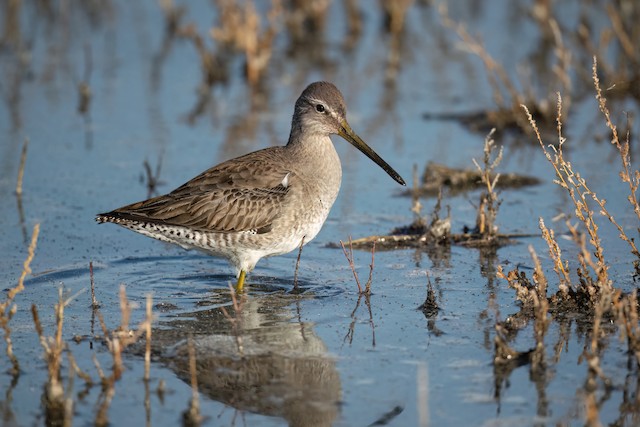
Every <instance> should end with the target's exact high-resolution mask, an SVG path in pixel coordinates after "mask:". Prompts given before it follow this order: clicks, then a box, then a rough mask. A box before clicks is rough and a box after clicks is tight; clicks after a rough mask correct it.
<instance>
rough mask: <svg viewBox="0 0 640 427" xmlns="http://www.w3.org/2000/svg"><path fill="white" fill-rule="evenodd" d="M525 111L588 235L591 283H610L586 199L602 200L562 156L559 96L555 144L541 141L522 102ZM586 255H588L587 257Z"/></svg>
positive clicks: (559, 100) (604, 284)
mask: <svg viewBox="0 0 640 427" xmlns="http://www.w3.org/2000/svg"><path fill="white" fill-rule="evenodd" d="M522 108H523V109H524V110H525V112H526V114H527V118H528V119H529V122H530V124H531V127H532V128H533V130H534V133H535V135H536V137H537V139H538V142H539V144H540V147H541V148H542V150H543V152H544V155H545V157H546V158H547V160H548V161H549V163H551V165H552V166H553V168H554V170H555V173H556V179H555V180H554V182H555V183H556V184H558V185H559V186H560V187H562V188H563V189H565V190H566V191H567V193H568V194H569V197H570V198H571V201H572V202H573V204H574V207H575V215H576V217H577V218H578V220H580V222H581V223H582V224H583V225H584V227H585V229H586V230H587V233H588V235H589V244H590V246H591V251H586V253H583V256H585V262H586V263H588V264H589V265H590V267H591V268H593V269H594V271H595V273H596V279H595V283H594V285H596V286H597V287H598V288H607V289H609V288H610V287H611V283H610V281H609V276H608V269H609V267H608V265H607V263H606V261H605V258H604V248H603V247H602V244H601V241H600V236H599V235H598V224H597V223H596V221H595V217H594V211H593V210H592V209H591V208H590V206H589V200H594V201H596V203H598V205H600V207H601V209H602V210H605V208H604V201H603V200H601V199H600V198H599V197H598V196H597V195H596V194H595V192H593V191H592V190H591V189H590V188H589V186H588V185H587V182H586V180H585V179H584V178H583V177H582V176H581V175H580V173H579V172H575V171H574V170H573V167H572V165H571V163H570V162H569V161H568V160H567V159H566V158H565V157H564V152H563V149H562V147H563V144H564V143H565V141H566V139H565V138H564V136H563V135H562V98H561V96H560V94H559V93H558V109H557V111H558V115H557V124H558V126H557V128H558V146H557V147H556V146H550V148H547V146H546V145H545V144H544V143H543V142H542V137H541V136H540V132H539V130H538V127H537V125H536V122H535V120H534V119H533V117H532V116H531V113H530V112H529V110H528V109H527V107H526V106H524V105H523V106H522ZM612 218H613V217H612ZM591 252H593V255H594V256H595V261H592V260H591V259H590V253H591ZM587 256H588V258H586V257H587Z"/></svg>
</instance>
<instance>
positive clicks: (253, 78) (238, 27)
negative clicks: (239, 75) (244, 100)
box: [210, 0, 282, 86]
mask: <svg viewBox="0 0 640 427" xmlns="http://www.w3.org/2000/svg"><path fill="white" fill-rule="evenodd" d="M216 3H217V5H218V10H219V11H220V27H215V28H212V29H211V30H210V35H211V37H212V38H213V39H214V40H216V41H217V42H218V43H219V44H220V45H222V46H223V47H226V48H230V49H232V50H236V51H240V52H242V53H243V54H244V56H245V66H246V69H245V71H246V78H247V81H248V82H249V84H250V85H251V86H255V85H256V84H257V83H258V82H259V80H260V78H261V76H262V75H263V74H264V71H265V70H266V68H267V66H268V64H269V60H270V59H271V55H272V51H273V40H274V38H275V36H276V34H277V32H278V27H279V18H280V16H281V15H282V6H281V5H280V0H272V2H271V10H270V11H269V13H268V21H269V26H268V27H267V29H266V30H265V31H263V32H261V28H260V27H261V17H260V15H259V14H258V12H257V11H256V7H255V5H254V3H253V1H251V0H247V1H245V2H244V5H239V4H237V3H236V2H235V1H233V0H218V1H217V2H216Z"/></svg>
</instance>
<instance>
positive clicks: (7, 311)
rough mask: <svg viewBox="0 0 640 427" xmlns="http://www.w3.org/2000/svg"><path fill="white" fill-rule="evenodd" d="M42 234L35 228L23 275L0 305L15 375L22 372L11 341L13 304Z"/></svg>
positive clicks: (8, 353)
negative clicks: (10, 325)
mask: <svg viewBox="0 0 640 427" xmlns="http://www.w3.org/2000/svg"><path fill="white" fill-rule="evenodd" d="M39 233H40V224H36V225H34V226H33V233H32V234H31V244H29V250H28V254H27V258H26V259H25V261H24V264H23V267H22V273H21V274H20V278H19V279H18V284H17V285H16V286H14V287H13V288H11V289H9V291H8V292H7V299H6V300H5V301H3V302H2V303H0V327H1V328H2V329H3V331H4V341H5V344H6V346H7V348H6V353H7V357H8V358H9V360H10V361H11V365H12V369H11V373H12V374H13V375H18V374H19V372H20V363H19V362H18V358H17V357H16V355H15V354H14V353H13V343H12V341H11V328H10V327H9V322H10V321H11V319H12V318H13V316H14V314H15V313H16V311H17V310H18V307H17V306H16V305H15V304H14V303H13V300H14V299H15V297H16V295H17V294H19V293H20V292H22V291H23V290H24V279H25V278H26V277H27V275H28V274H30V273H31V261H32V260H33V257H34V255H35V251H36V245H37V244H38V234H39Z"/></svg>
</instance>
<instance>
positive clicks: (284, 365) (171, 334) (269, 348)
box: [152, 290, 341, 426]
mask: <svg viewBox="0 0 640 427" xmlns="http://www.w3.org/2000/svg"><path fill="white" fill-rule="evenodd" d="M302 298H304V297H302ZM299 303H300V297H297V296H290V295H283V294H274V295H266V296H265V295H257V296H256V295H251V296H248V297H246V298H245V300H244V301H243V302H241V306H240V309H239V310H238V311H237V312H235V313H234V310H233V307H232V305H231V298H230V296H229V291H228V290H219V291H216V292H215V294H214V295H213V297H212V298H211V299H210V300H209V301H204V302H203V304H215V308H212V309H206V310H203V311H197V312H192V313H181V314H180V315H178V316H175V317H173V318H171V320H169V321H167V322H161V325H160V327H158V328H156V329H155V330H154V331H153V335H152V337H153V339H152V343H153V344H152V345H153V347H154V352H155V353H157V354H159V358H160V359H161V360H162V361H163V362H164V363H166V364H167V365H168V367H169V368H170V369H172V370H173V371H174V372H175V373H176V374H177V376H178V377H179V378H180V379H182V380H183V381H185V382H187V383H190V374H189V358H188V348H187V337H188V336H189V335H190V334H193V343H194V348H195V353H196V370H197V380H198V387H199V390H200V392H201V393H202V394H203V395H205V396H207V397H209V398H211V399H214V400H217V401H219V402H222V403H224V404H225V405H229V406H231V407H233V408H235V409H236V410H238V411H249V412H254V413H258V414H263V415H267V416H276V417H282V418H283V419H284V420H286V421H287V423H288V424H289V425H291V426H323V425H332V424H333V423H334V422H335V420H336V419H337V417H338V414H339V409H338V404H339V401H340V398H341V384H340V377H339V374H338V371H337V369H336V362H335V360H333V359H332V358H330V357H329V356H328V355H327V349H326V346H325V345H324V343H323V342H322V340H321V339H320V338H319V337H318V336H316V335H315V333H314V331H313V325H312V324H309V323H307V322H302V321H300V320H298V316H297V315H296V314H295V310H292V307H291V305H293V304H296V305H298V309H299V308H300V307H299Z"/></svg>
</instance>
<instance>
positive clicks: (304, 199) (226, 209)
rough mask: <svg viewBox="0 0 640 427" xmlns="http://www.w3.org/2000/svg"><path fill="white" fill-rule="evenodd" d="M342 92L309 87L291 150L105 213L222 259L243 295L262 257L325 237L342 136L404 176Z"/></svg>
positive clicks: (106, 218)
mask: <svg viewBox="0 0 640 427" xmlns="http://www.w3.org/2000/svg"><path fill="white" fill-rule="evenodd" d="M346 115H347V111H346V107H345V102H344V98H343V96H342V94H341V93H340V91H339V90H338V88H336V87H335V86H334V85H333V84H331V83H327V82H316V83H312V84H310V85H309V86H308V87H307V88H306V89H305V90H304V91H303V92H302V94H301V95H300V97H299V98H298V100H297V101H296V105H295V109H294V112H293V119H292V121H291V134H290V135H289V142H288V143H287V145H285V146H280V147H270V148H265V149H262V150H258V151H254V152H253V153H249V154H246V155H244V156H241V157H238V158H235V159H231V160H227V161H226V162H223V163H221V164H219V165H217V166H214V167H212V168H211V169H208V170H206V171H204V172H203V173H201V174H200V175H198V176H196V177H195V178H193V179H192V180H190V181H189V182H187V183H185V184H184V185H182V186H180V187H178V188H177V189H175V190H173V191H172V192H171V193H169V194H166V195H164V196H159V197H154V198H151V199H148V200H144V201H142V202H138V203H133V204H131V205H127V206H123V207H121V208H119V209H116V210H114V211H111V212H108V213H103V214H99V215H98V216H97V217H96V220H97V221H98V222H100V223H103V222H112V223H114V224H118V225H121V226H123V227H126V228H129V229H130V230H133V231H136V232H138V233H140V234H144V235H145V236H149V237H153V238H155V239H158V240H162V241H165V242H170V243H175V244H177V245H180V246H182V247H183V248H185V249H200V250H203V251H205V252H207V253H209V254H211V255H214V256H220V257H224V258H226V259H227V260H229V262H230V263H231V264H232V265H233V266H234V267H235V268H236V270H237V276H236V277H237V279H238V282H237V289H238V290H239V291H241V290H242V288H243V285H244V281H245V276H246V274H247V273H248V272H250V271H251V270H253V268H254V267H255V265H256V263H257V262H258V261H259V260H260V258H263V257H268V256H273V255H281V254H284V253H287V252H291V251H292V250H294V249H296V248H298V247H299V246H300V245H301V244H306V243H308V242H309V241H311V239H313V238H314V237H315V236H316V234H318V232H319V231H320V228H321V227H322V224H323V223H324V221H325V220H326V219H327V215H329V210H330V209H331V206H332V205H333V202H334V201H335V200H336V197H337V196H338V190H339V189H340V182H341V180H342V166H341V164H340V158H339V157H338V153H336V150H335V147H334V146H333V143H332V142H331V138H329V135H332V134H336V135H340V136H341V137H343V138H344V139H345V140H347V141H348V142H349V143H351V144H352V145H354V146H355V147H356V148H358V149H359V150H360V151H362V152H363V153H364V154H365V155H366V156H367V157H369V158H370V159H371V160H373V161H374V162H376V163H377V164H378V165H379V166H380V167H381V168H382V169H384V170H385V171H386V172H387V173H388V174H389V175H390V176H391V177H392V178H393V179H394V180H396V181H397V182H398V183H400V184H402V185H405V182H404V180H403V179H402V177H400V175H399V174H398V173H397V172H396V171H395V170H393V168H392V167H391V166H389V165H388V164H387V162H385V161H384V160H382V158H381V157H380V156H378V155H377V154H376V153H375V151H373V150H372V149H371V148H370V147H369V146H368V145H367V144H365V142H364V141H363V140H362V139H361V138H360V137H359V136H358V135H356V133H355V132H354V131H353V130H352V129H351V126H349V123H347V118H346Z"/></svg>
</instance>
